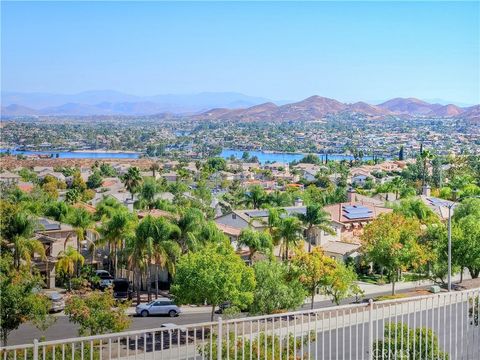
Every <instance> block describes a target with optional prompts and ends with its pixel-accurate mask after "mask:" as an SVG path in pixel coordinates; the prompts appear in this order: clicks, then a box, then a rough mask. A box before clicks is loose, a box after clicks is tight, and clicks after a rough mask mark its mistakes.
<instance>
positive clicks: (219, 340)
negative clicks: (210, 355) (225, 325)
mask: <svg viewBox="0 0 480 360" xmlns="http://www.w3.org/2000/svg"><path fill="white" fill-rule="evenodd" d="M227 351H228V349H227ZM217 360H222V317H221V316H219V317H218V336H217Z"/></svg>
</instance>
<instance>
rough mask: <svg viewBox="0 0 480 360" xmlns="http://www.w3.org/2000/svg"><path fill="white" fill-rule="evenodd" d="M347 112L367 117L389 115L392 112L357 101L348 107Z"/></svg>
mask: <svg viewBox="0 0 480 360" xmlns="http://www.w3.org/2000/svg"><path fill="white" fill-rule="evenodd" d="M347 110H348V111H349V112H355V113H361V114H367V115H391V114H392V112H391V111H390V110H387V109H382V108H381V107H379V106H376V105H370V104H367V103H366V102H363V101H359V102H356V103H353V104H350V105H348V108H347Z"/></svg>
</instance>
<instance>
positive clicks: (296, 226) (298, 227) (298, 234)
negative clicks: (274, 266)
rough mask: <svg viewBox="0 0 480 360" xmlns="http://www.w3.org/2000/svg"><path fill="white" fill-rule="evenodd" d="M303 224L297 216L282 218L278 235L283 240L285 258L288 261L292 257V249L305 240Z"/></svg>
mask: <svg viewBox="0 0 480 360" xmlns="http://www.w3.org/2000/svg"><path fill="white" fill-rule="evenodd" d="M302 232H303V225H302V222H301V221H300V220H299V219H298V218H297V217H293V216H292V217H286V218H283V219H281V221H280V224H279V226H278V236H279V238H280V239H281V241H282V245H283V249H284V253H283V259H284V260H286V261H288V259H289V258H290V253H289V251H290V249H291V248H292V247H295V246H297V245H298V242H299V241H303V235H302Z"/></svg>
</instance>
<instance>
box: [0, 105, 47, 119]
mask: <svg viewBox="0 0 480 360" xmlns="http://www.w3.org/2000/svg"><path fill="white" fill-rule="evenodd" d="M1 114H2V116H26V115H30V116H32V115H38V111H37V110H35V109H32V108H29V107H26V106H22V105H17V104H12V105H8V106H2V109H1Z"/></svg>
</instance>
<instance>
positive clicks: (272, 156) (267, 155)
mask: <svg viewBox="0 0 480 360" xmlns="http://www.w3.org/2000/svg"><path fill="white" fill-rule="evenodd" d="M248 153H249V154H250V157H252V156H256V157H257V158H258V160H259V161H260V163H262V164H265V163H266V162H277V161H278V162H283V163H290V162H292V161H295V160H297V161H298V160H301V159H302V158H303V157H304V156H305V155H304V154H293V153H283V152H265V151H248ZM232 155H233V156H235V158H237V159H241V158H242V155H243V150H233V149H224V150H223V151H222V153H221V154H220V156H221V157H223V158H225V159H228V158H229V157H230V156H232ZM316 155H317V156H319V157H320V159H322V160H325V154H316ZM371 159H372V156H364V157H363V160H371ZM328 160H335V161H340V160H353V156H351V155H340V154H328Z"/></svg>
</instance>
